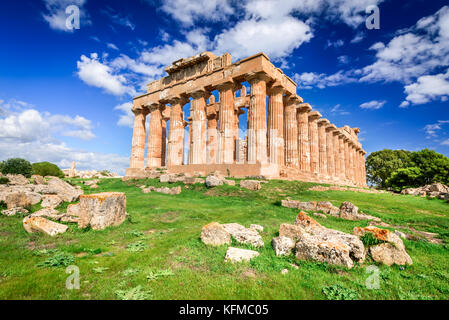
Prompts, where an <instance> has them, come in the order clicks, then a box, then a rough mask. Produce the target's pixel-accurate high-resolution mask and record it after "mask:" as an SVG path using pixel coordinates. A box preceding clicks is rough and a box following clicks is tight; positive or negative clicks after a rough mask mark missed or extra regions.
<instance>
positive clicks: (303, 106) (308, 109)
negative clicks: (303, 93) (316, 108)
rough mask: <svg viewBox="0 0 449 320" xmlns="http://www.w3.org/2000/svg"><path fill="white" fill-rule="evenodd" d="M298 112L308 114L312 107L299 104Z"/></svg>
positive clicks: (306, 104)
mask: <svg viewBox="0 0 449 320" xmlns="http://www.w3.org/2000/svg"><path fill="white" fill-rule="evenodd" d="M298 111H299V112H304V113H306V112H310V111H312V107H311V106H310V104H308V103H301V104H300V105H299V108H298Z"/></svg>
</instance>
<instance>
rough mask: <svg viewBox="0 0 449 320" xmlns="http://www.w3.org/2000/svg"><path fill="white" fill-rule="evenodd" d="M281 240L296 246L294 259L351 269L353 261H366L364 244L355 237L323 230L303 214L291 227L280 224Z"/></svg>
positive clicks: (299, 215)
mask: <svg viewBox="0 0 449 320" xmlns="http://www.w3.org/2000/svg"><path fill="white" fill-rule="evenodd" d="M280 237H288V238H290V239H291V240H292V241H293V242H294V243H295V242H296V244H295V249H296V257H297V258H298V259H300V260H312V261H319V262H327V263H329V264H335V265H342V266H345V267H348V268H352V266H353V265H354V261H357V262H362V261H363V260H364V259H365V249H364V246H363V243H362V242H361V241H360V239H359V238H358V237H357V236H354V235H351V234H347V233H344V232H341V231H338V230H333V229H328V228H326V227H323V226H322V225H320V224H319V223H318V222H317V221H315V220H314V219H313V218H311V217H309V216H307V214H306V213H304V212H300V213H299V214H298V216H297V217H296V221H295V224H294V225H289V224H281V226H280V228H279V238H280ZM276 241H279V240H276Z"/></svg>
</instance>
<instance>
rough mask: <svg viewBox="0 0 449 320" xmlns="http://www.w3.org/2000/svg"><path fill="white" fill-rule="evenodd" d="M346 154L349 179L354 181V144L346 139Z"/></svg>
mask: <svg viewBox="0 0 449 320" xmlns="http://www.w3.org/2000/svg"><path fill="white" fill-rule="evenodd" d="M348 154H349V179H350V180H351V181H352V182H355V172H354V146H353V144H352V142H351V141H348Z"/></svg>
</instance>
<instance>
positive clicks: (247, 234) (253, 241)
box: [223, 223, 264, 247]
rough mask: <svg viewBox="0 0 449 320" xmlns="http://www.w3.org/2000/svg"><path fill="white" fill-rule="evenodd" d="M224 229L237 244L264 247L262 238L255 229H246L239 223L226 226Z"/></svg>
mask: <svg viewBox="0 0 449 320" xmlns="http://www.w3.org/2000/svg"><path fill="white" fill-rule="evenodd" d="M223 227H224V229H225V230H226V231H227V232H229V233H230V234H231V236H232V237H233V238H234V239H235V240H236V241H237V242H240V243H244V244H250V245H252V246H254V247H263V246H264V243H263V240H262V237H261V236H260V235H259V233H258V232H257V231H255V230H253V229H248V228H245V227H244V226H242V225H240V224H238V223H228V224H224V225H223Z"/></svg>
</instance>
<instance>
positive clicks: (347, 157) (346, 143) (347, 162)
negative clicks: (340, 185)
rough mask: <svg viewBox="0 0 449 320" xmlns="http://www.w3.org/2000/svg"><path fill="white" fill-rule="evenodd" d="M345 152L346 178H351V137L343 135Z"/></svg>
mask: <svg viewBox="0 0 449 320" xmlns="http://www.w3.org/2000/svg"><path fill="white" fill-rule="evenodd" d="M343 150H344V151H343V152H344V167H345V178H346V180H349V181H350V180H351V166H350V155H349V139H348V137H346V136H343Z"/></svg>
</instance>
